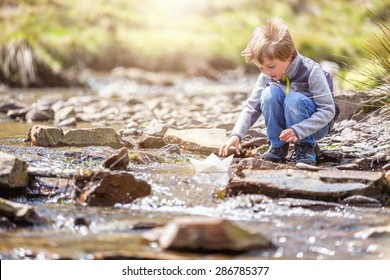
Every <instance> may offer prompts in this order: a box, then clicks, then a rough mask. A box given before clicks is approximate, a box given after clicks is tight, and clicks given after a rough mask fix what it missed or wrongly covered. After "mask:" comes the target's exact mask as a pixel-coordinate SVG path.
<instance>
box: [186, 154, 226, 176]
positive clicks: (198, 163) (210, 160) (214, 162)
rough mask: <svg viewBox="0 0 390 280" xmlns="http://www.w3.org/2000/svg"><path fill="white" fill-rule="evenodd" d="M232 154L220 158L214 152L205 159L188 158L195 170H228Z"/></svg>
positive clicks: (205, 171)
mask: <svg viewBox="0 0 390 280" xmlns="http://www.w3.org/2000/svg"><path fill="white" fill-rule="evenodd" d="M232 160H233V155H231V156H230V157H227V158H225V159H223V160H220V159H219V157H217V156H216V155H215V154H214V153H211V154H210V155H209V156H208V157H207V158H206V159H205V160H196V159H193V158H190V161H191V163H192V165H193V166H194V167H195V170H196V171H197V172H204V173H211V172H216V173H217V172H228V170H229V167H230V164H231V163H232Z"/></svg>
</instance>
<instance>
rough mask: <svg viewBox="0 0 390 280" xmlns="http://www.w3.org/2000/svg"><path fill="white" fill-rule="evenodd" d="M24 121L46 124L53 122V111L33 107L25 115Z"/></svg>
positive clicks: (46, 108)
mask: <svg viewBox="0 0 390 280" xmlns="http://www.w3.org/2000/svg"><path fill="white" fill-rule="evenodd" d="M26 120H27V121H30V122H46V121H51V120H54V111H53V109H51V108H48V107H34V108H32V109H31V110H30V111H28V112H27V113H26Z"/></svg>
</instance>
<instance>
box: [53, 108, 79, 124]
mask: <svg viewBox="0 0 390 280" xmlns="http://www.w3.org/2000/svg"><path fill="white" fill-rule="evenodd" d="M75 116H76V112H75V110H74V107H73V106H66V107H62V108H60V109H58V110H57V111H56V112H55V115H54V123H55V124H58V123H60V122H62V121H64V120H66V119H69V118H71V117H73V118H75Z"/></svg>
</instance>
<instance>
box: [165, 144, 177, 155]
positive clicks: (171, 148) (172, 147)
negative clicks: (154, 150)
mask: <svg viewBox="0 0 390 280" xmlns="http://www.w3.org/2000/svg"><path fill="white" fill-rule="evenodd" d="M160 151H161V152H163V153H165V154H169V155H173V154H176V155H180V154H181V151H180V147H179V145H176V144H168V145H165V146H164V147H162V148H161V149H160Z"/></svg>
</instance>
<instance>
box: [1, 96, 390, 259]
mask: <svg viewBox="0 0 390 280" xmlns="http://www.w3.org/2000/svg"><path fill="white" fill-rule="evenodd" d="M76 93H77V90H69V91H62V92H61V94H65V95H66V94H69V95H75V94H76ZM11 94H14V93H11ZM77 94H79V93H77ZM38 95H39V94H38ZM18 96H23V94H20V93H19V95H18ZM26 96H27V97H26ZM24 97H26V98H30V99H34V98H36V95H34V94H33V95H28V94H24ZM32 125H33V124H31V123H18V122H11V121H10V120H8V119H6V118H3V119H1V121H0V151H2V152H5V153H10V154H13V155H15V156H17V157H19V158H21V159H23V160H25V161H26V162H28V163H29V165H30V166H35V167H61V168H78V167H98V166H99V165H100V162H101V160H99V159H95V160H94V159H93V158H91V157H89V160H88V161H85V160H84V161H83V160H77V159H75V158H72V156H70V155H71V154H72V153H74V152H78V153H82V154H83V153H84V154H90V153H92V152H96V151H97V152H100V153H104V152H109V150H108V149H106V148H101V147H89V148H74V147H73V148H71V147H65V148H39V147H31V146H29V145H28V144H26V143H25V142H24V141H23V139H24V138H26V136H27V134H28V130H29V128H30V127H31V126H32ZM82 126H83V127H85V126H84V125H82ZM149 152H151V153H157V152H156V151H149ZM189 157H197V158H199V157H201V156H200V155H191V154H182V155H181V156H180V158H179V160H177V162H176V163H164V164H161V163H152V164H148V165H142V164H135V163H131V164H130V165H129V166H128V168H129V170H131V172H132V173H133V174H134V175H135V176H136V177H138V178H142V179H144V180H146V181H148V182H149V183H151V185H152V194H151V195H149V196H147V197H145V198H140V199H137V200H136V201H134V202H132V203H129V204H126V205H121V204H118V205H115V206H113V207H90V206H82V205H77V204H75V203H73V202H72V201H70V200H69V199H67V197H66V195H65V194H66V192H69V188H67V186H69V185H71V182H69V181H68V180H66V179H45V183H46V184H47V186H48V187H47V189H48V190H49V192H50V191H51V192H52V193H51V194H50V195H47V193H46V194H45V193H44V191H43V190H42V192H41V193H30V194H29V195H19V196H15V197H14V198H12V199H13V200H15V201H17V202H20V203H25V204H29V205H33V206H34V207H35V209H36V211H37V212H38V214H39V215H41V216H43V217H45V218H47V219H48V220H50V221H52V223H51V224H50V225H49V226H35V227H23V228H20V227H17V228H14V227H12V226H10V227H7V226H0V258H1V259H59V258H60V259H120V258H130V259H150V258H152V259H155V258H157V259H159V258H161V259H187V258H190V259H191V258H196V259H235V258H237V259H262V258H264V259H390V235H389V234H387V235H386V234H376V235H373V236H372V237H370V238H367V239H364V238H362V237H361V235H359V233H360V232H362V231H363V230H366V229H368V228H373V227H378V226H384V225H389V223H390V209H389V208H386V207H382V208H363V207H322V208H310V207H309V208H307V207H304V206H302V205H301V206H299V203H294V202H298V200H294V199H270V198H266V197H263V196H260V195H257V196H250V195H241V196H237V197H230V198H221V197H220V196H219V195H218V193H219V190H221V189H223V187H224V186H226V184H227V181H228V180H229V178H230V177H231V176H233V175H232V174H231V173H229V174H206V173H195V171H194V170H193V169H192V167H191V165H190V164H189V162H188V158H189ZM53 186H54V187H55V188H53ZM183 215H201V216H209V217H222V218H225V219H228V220H231V221H234V222H235V223H237V224H239V225H241V226H242V227H244V228H247V229H249V230H251V231H254V232H259V233H262V234H263V235H265V236H267V237H269V238H270V239H271V240H272V242H273V243H274V244H275V245H276V248H275V249H266V250H252V251H249V252H245V253H240V254H238V255H235V254H222V253H218V254H212V253H207V252H202V253H196V252H173V251H162V250H161V249H160V248H159V247H158V245H157V244H155V243H146V242H144V241H143V240H142V238H141V234H142V233H143V232H145V231H146V230H148V229H149V228H152V227H155V226H159V225H163V224H164V223H166V222H168V221H169V220H170V219H171V218H173V217H175V216H183Z"/></svg>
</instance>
